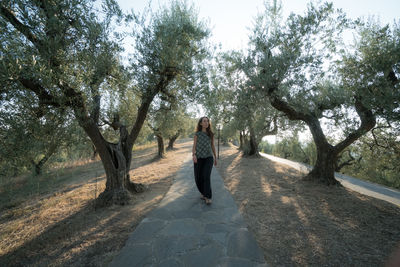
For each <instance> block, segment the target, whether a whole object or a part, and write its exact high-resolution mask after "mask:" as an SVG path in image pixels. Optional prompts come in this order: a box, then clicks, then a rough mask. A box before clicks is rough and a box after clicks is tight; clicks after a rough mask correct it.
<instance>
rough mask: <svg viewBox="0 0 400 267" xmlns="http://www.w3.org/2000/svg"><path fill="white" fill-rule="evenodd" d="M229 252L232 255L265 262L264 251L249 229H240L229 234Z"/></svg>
mask: <svg viewBox="0 0 400 267" xmlns="http://www.w3.org/2000/svg"><path fill="white" fill-rule="evenodd" d="M227 254H228V256H230V257H238V258H244V259H249V260H254V261H257V262H260V263H262V262H264V256H263V254H262V251H261V250H260V248H259V247H258V245H257V242H256V241H255V239H254V237H253V236H252V234H251V233H250V232H249V231H248V230H247V229H239V230H236V231H235V232H233V233H231V234H230V235H229V237H228V248H227Z"/></svg>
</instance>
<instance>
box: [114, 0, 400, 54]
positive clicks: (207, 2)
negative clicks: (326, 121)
mask: <svg viewBox="0 0 400 267" xmlns="http://www.w3.org/2000/svg"><path fill="white" fill-rule="evenodd" d="M117 1H118V3H119V4H120V6H121V8H122V9H123V10H124V11H129V10H131V9H133V10H134V11H135V12H141V11H142V10H143V8H144V7H145V6H147V5H148V1H144V0H117ZM168 2H169V0H153V1H152V7H153V9H155V10H157V9H158V8H159V7H160V6H163V5H165V4H167V3H168ZM192 2H193V3H194V4H195V6H196V7H197V8H198V10H199V16H200V18H203V19H205V20H206V21H208V22H209V26H210V27H211V29H212V37H211V38H212V39H211V40H212V41H213V42H214V43H216V44H221V46H222V49H223V50H232V49H236V50H241V49H243V48H245V47H246V46H247V40H248V39H247V36H248V35H249V29H250V28H252V25H253V21H254V17H255V16H256V15H257V14H258V13H261V12H262V11H263V10H264V4H263V3H264V0H192ZM331 2H333V6H334V7H335V8H341V9H342V10H343V11H344V12H345V13H346V14H347V15H348V17H350V18H354V19H355V18H358V17H364V18H367V17H368V16H377V17H379V18H380V21H381V23H385V24H386V23H393V22H394V20H397V21H399V20H400V1H399V0H380V1H377V0H334V1H331ZM307 3H309V1H306V0H282V7H283V16H284V17H287V16H288V15H289V14H290V13H292V12H293V13H296V14H303V13H304V12H305V10H306V8H307Z"/></svg>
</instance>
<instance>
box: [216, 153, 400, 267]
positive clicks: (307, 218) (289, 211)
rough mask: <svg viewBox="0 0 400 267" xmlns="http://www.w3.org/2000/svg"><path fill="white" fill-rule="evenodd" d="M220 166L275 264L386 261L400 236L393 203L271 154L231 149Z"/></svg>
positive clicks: (397, 210)
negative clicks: (312, 175) (327, 182)
mask: <svg viewBox="0 0 400 267" xmlns="http://www.w3.org/2000/svg"><path fill="white" fill-rule="evenodd" d="M225 150H226V148H225ZM219 169H220V172H221V174H223V175H222V176H223V177H224V181H225V184H226V185H227V186H228V187H230V191H231V193H232V195H233V197H234V199H235V201H236V203H237V205H238V207H239V209H240V210H241V212H242V213H243V215H244V217H245V219H246V220H247V222H248V224H249V226H250V229H251V230H252V231H253V233H254V235H255V236H256V238H257V241H258V242H259V245H260V247H262V249H263V251H264V255H265V258H266V260H267V262H268V263H270V264H272V265H273V266H275V265H280V266H282V265H283V266H292V265H304V266H309V265H314V266H382V265H384V263H385V261H386V260H387V258H388V256H389V255H390V253H391V252H392V251H393V250H394V248H395V247H396V245H397V243H398V242H399V241H400V240H399V237H400V208H398V207H396V206H394V205H391V204H390V203H386V202H384V201H381V200H378V199H374V198H370V197H367V196H363V195H360V194H358V193H356V192H352V191H349V190H347V189H346V188H344V187H337V186H334V187H327V186H324V185H319V184H315V183H313V182H307V181H304V180H302V179H301V178H302V176H303V175H304V174H303V173H300V172H299V171H297V170H295V169H293V168H290V167H287V166H285V165H282V164H278V163H275V162H272V161H270V160H268V159H265V158H250V159H249V158H243V157H242V156H240V154H239V153H231V154H229V153H226V154H224V156H223V157H222V158H221V160H220V168H219Z"/></svg>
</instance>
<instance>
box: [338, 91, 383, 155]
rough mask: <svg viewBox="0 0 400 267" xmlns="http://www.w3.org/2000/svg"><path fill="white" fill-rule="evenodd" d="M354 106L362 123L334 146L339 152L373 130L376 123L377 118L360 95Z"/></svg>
mask: <svg viewBox="0 0 400 267" xmlns="http://www.w3.org/2000/svg"><path fill="white" fill-rule="evenodd" d="M354 106H355V108H356V112H357V114H358V116H359V117H360V119H361V124H360V126H359V127H358V129H356V130H355V131H353V132H352V133H350V134H349V135H348V136H347V137H346V138H345V139H344V140H343V141H342V142H340V143H338V144H337V145H336V146H334V149H335V150H336V151H337V152H338V153H339V152H340V151H342V150H343V149H345V148H346V147H348V146H349V145H351V144H352V143H353V142H354V141H356V140H357V139H358V138H360V137H361V136H362V135H364V134H365V133H367V132H368V131H369V130H371V129H372V128H373V127H374V126H375V124H376V118H375V116H374V114H373V113H372V111H371V110H370V109H368V108H366V107H365V106H364V105H363V103H362V101H361V99H360V98H359V97H356V99H355V103H354Z"/></svg>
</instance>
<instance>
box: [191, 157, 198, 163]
mask: <svg viewBox="0 0 400 267" xmlns="http://www.w3.org/2000/svg"><path fill="white" fill-rule="evenodd" d="M192 158H193V162H194V163H197V157H196V155H193V156H192Z"/></svg>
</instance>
